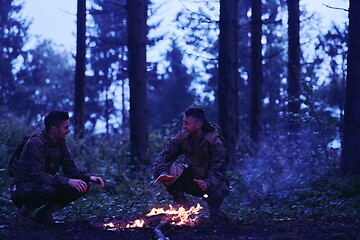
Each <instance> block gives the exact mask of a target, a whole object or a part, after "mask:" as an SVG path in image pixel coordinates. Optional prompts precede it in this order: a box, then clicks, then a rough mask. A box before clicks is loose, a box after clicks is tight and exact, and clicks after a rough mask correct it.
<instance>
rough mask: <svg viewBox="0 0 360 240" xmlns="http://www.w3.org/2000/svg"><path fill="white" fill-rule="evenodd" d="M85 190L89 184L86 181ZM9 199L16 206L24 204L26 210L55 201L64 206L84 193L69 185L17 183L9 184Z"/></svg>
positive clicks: (19, 206)
mask: <svg viewBox="0 0 360 240" xmlns="http://www.w3.org/2000/svg"><path fill="white" fill-rule="evenodd" d="M87 185H88V188H87V192H88V191H89V189H90V184H89V183H87ZM10 190H11V200H12V201H13V203H14V204H15V206H16V207H18V208H21V207H22V206H25V207H26V208H27V209H28V210H30V211H33V210H34V209H36V208H38V207H41V206H42V205H45V204H48V203H56V204H58V205H59V206H60V207H65V206H66V205H68V204H69V203H71V202H73V201H75V200H77V199H79V198H81V197H82V196H84V195H85V194H86V193H87V192H86V193H80V192H78V191H77V190H76V189H74V188H72V187H70V186H69V185H58V186H55V185H49V184H36V183H17V184H13V185H11V189H10Z"/></svg>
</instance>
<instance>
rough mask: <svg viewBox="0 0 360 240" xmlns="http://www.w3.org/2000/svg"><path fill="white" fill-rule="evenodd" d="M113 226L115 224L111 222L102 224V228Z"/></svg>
mask: <svg viewBox="0 0 360 240" xmlns="http://www.w3.org/2000/svg"><path fill="white" fill-rule="evenodd" d="M114 227H115V225H114V224H113V223H112V222H110V223H105V224H104V228H114Z"/></svg>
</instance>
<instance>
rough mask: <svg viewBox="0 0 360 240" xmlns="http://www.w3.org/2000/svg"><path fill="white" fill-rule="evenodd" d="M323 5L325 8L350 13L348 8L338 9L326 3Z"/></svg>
mask: <svg viewBox="0 0 360 240" xmlns="http://www.w3.org/2000/svg"><path fill="white" fill-rule="evenodd" d="M323 5H324V6H325V7H327V8H330V9H336V10H343V11H345V12H348V11H349V9H346V8H338V7H332V6H330V5H327V4H325V3H323Z"/></svg>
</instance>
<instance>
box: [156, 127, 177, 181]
mask: <svg viewBox="0 0 360 240" xmlns="http://www.w3.org/2000/svg"><path fill="white" fill-rule="evenodd" d="M183 138H184V132H180V133H178V134H177V135H176V136H175V137H174V138H172V139H171V140H170V141H169V142H168V144H167V145H166V146H165V148H164V150H163V151H162V152H161V153H160V154H159V155H158V156H157V158H156V159H155V162H154V177H155V179H156V178H157V177H159V176H160V175H161V174H168V171H169V168H170V166H171V164H172V163H173V162H174V161H175V160H176V158H177V157H178V156H179V155H181V154H182V153H183V152H182V150H181V141H182V140H183Z"/></svg>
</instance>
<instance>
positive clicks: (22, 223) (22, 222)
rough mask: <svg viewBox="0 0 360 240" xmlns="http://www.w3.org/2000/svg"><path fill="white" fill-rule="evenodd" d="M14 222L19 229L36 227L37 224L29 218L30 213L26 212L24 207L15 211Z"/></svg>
mask: <svg viewBox="0 0 360 240" xmlns="http://www.w3.org/2000/svg"><path fill="white" fill-rule="evenodd" d="M16 222H17V224H18V225H19V227H24V228H28V227H37V226H38V224H37V223H36V222H35V221H34V219H33V218H32V217H31V211H30V210H28V209H27V208H26V207H25V206H22V207H21V208H18V210H17V211H16Z"/></svg>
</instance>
